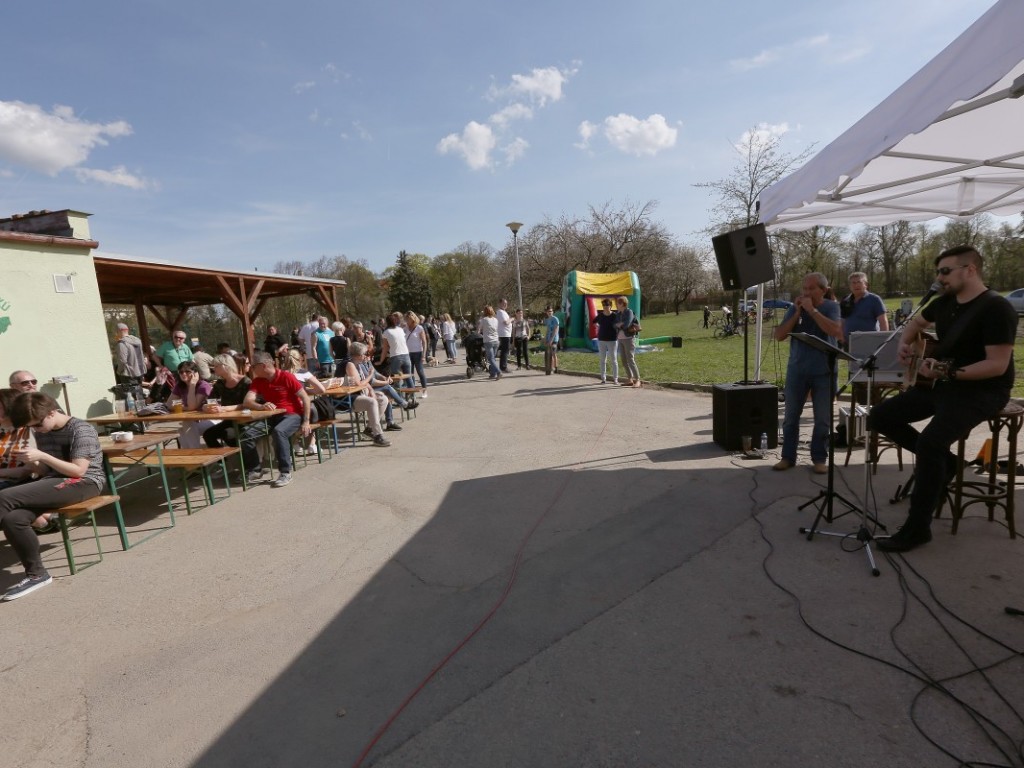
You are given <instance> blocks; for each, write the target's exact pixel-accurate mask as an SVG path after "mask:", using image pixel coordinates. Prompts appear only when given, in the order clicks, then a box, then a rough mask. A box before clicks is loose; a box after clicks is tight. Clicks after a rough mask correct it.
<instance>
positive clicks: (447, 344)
mask: <svg viewBox="0 0 1024 768" xmlns="http://www.w3.org/2000/svg"><path fill="white" fill-rule="evenodd" d="M443 317H444V322H443V323H441V338H442V339H443V340H444V351H445V354H446V355H447V357H448V359H447V360H445V362H446V363H452V364H454V363H455V330H456V329H455V323H454V322H453V321H452V316H451V315H449V314H448V313H447V312H445V313H444V316H443Z"/></svg>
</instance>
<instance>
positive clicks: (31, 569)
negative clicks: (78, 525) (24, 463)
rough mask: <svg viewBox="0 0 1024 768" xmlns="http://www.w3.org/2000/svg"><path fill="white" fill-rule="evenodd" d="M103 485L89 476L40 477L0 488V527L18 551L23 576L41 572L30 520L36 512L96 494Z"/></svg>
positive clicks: (36, 542)
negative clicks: (75, 477) (76, 477)
mask: <svg viewBox="0 0 1024 768" xmlns="http://www.w3.org/2000/svg"><path fill="white" fill-rule="evenodd" d="M102 490H103V489H102V488H100V487H98V486H97V485H96V484H95V483H93V482H91V481H89V480H77V479H76V480H72V479H71V478H67V477H44V478H43V479H42V480H33V481H32V482H28V483H21V484H20V485H15V486H12V487H11V488H5V489H4V490H3V491H0V528H3V531H4V536H6V537H7V541H9V542H10V543H11V546H12V547H14V551H15V552H17V553H18V558H19V559H20V560H21V564H22V565H23V566H25V575H26V576H45V575H46V568H44V567H43V558H42V557H40V555H39V536H37V535H36V532H35V529H34V528H33V527H32V522H33V521H34V520H35V519H36V518H37V517H39V513H40V512H45V511H46V510H48V509H56V508H58V507H66V506H67V505H68V504H75V503H77V502H79V501H85V500H86V499H91V498H92V497H93V496H99V495H100V491H102Z"/></svg>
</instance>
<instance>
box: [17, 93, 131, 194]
mask: <svg viewBox="0 0 1024 768" xmlns="http://www.w3.org/2000/svg"><path fill="white" fill-rule="evenodd" d="M131 133H132V127H131V125H129V124H128V123H126V122H124V121H123V120H118V121H116V122H112V123H90V122H86V121H85V120H81V119H79V118H77V117H75V114H74V111H73V110H72V109H71V107H64V106H59V105H58V106H55V107H54V108H53V111H52V112H47V111H46V110H44V109H43V108H42V107H40V106H38V105H36V104H25V103H23V102H20V101H0V158H3V159H5V160H7V161H9V162H11V163H14V164H16V165H21V166H24V167H27V168H31V169H32V170H34V171H39V172H40V173H46V174H49V175H50V176H56V175H57V174H58V173H60V172H61V171H63V170H66V169H68V168H74V167H75V166H78V165H81V164H82V163H84V162H85V161H86V160H87V159H88V158H89V153H90V152H92V150H93V149H95V148H96V147H98V146H106V145H107V143H108V142H107V138H120V137H122V136H130V135H131Z"/></svg>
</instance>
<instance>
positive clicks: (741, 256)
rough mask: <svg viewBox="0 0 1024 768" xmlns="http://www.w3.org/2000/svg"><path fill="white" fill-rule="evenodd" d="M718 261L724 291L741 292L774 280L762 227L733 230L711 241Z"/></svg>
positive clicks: (770, 256)
mask: <svg viewBox="0 0 1024 768" xmlns="http://www.w3.org/2000/svg"><path fill="white" fill-rule="evenodd" d="M711 245H712V246H714V249H715V258H716V259H717V260H718V273H719V274H720V275H721V276H722V287H723V288H725V290H727V291H735V290H742V289H744V288H749V287H750V286H752V285H759V284H761V283H769V282H771V281H772V280H774V279H775V268H774V267H773V266H772V252H771V251H770V250H769V249H768V234H767V233H766V232H765V230H764V224H755V225H754V226H752V227H744V228H743V229H734V230H733V231H732V232H726V233H725V234H724V235H718V236H717V237H713V238H711Z"/></svg>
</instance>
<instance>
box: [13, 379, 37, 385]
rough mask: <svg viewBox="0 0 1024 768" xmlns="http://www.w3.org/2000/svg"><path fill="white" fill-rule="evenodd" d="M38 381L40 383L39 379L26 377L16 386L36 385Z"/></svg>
mask: <svg viewBox="0 0 1024 768" xmlns="http://www.w3.org/2000/svg"><path fill="white" fill-rule="evenodd" d="M38 383H39V381H38V380H36V379H25V380H24V381H19V382H18V383H17V384H15V385H14V386H16V387H24V386H26V385H28V386H32V387H34V386H35V385H36V384H38Z"/></svg>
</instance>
